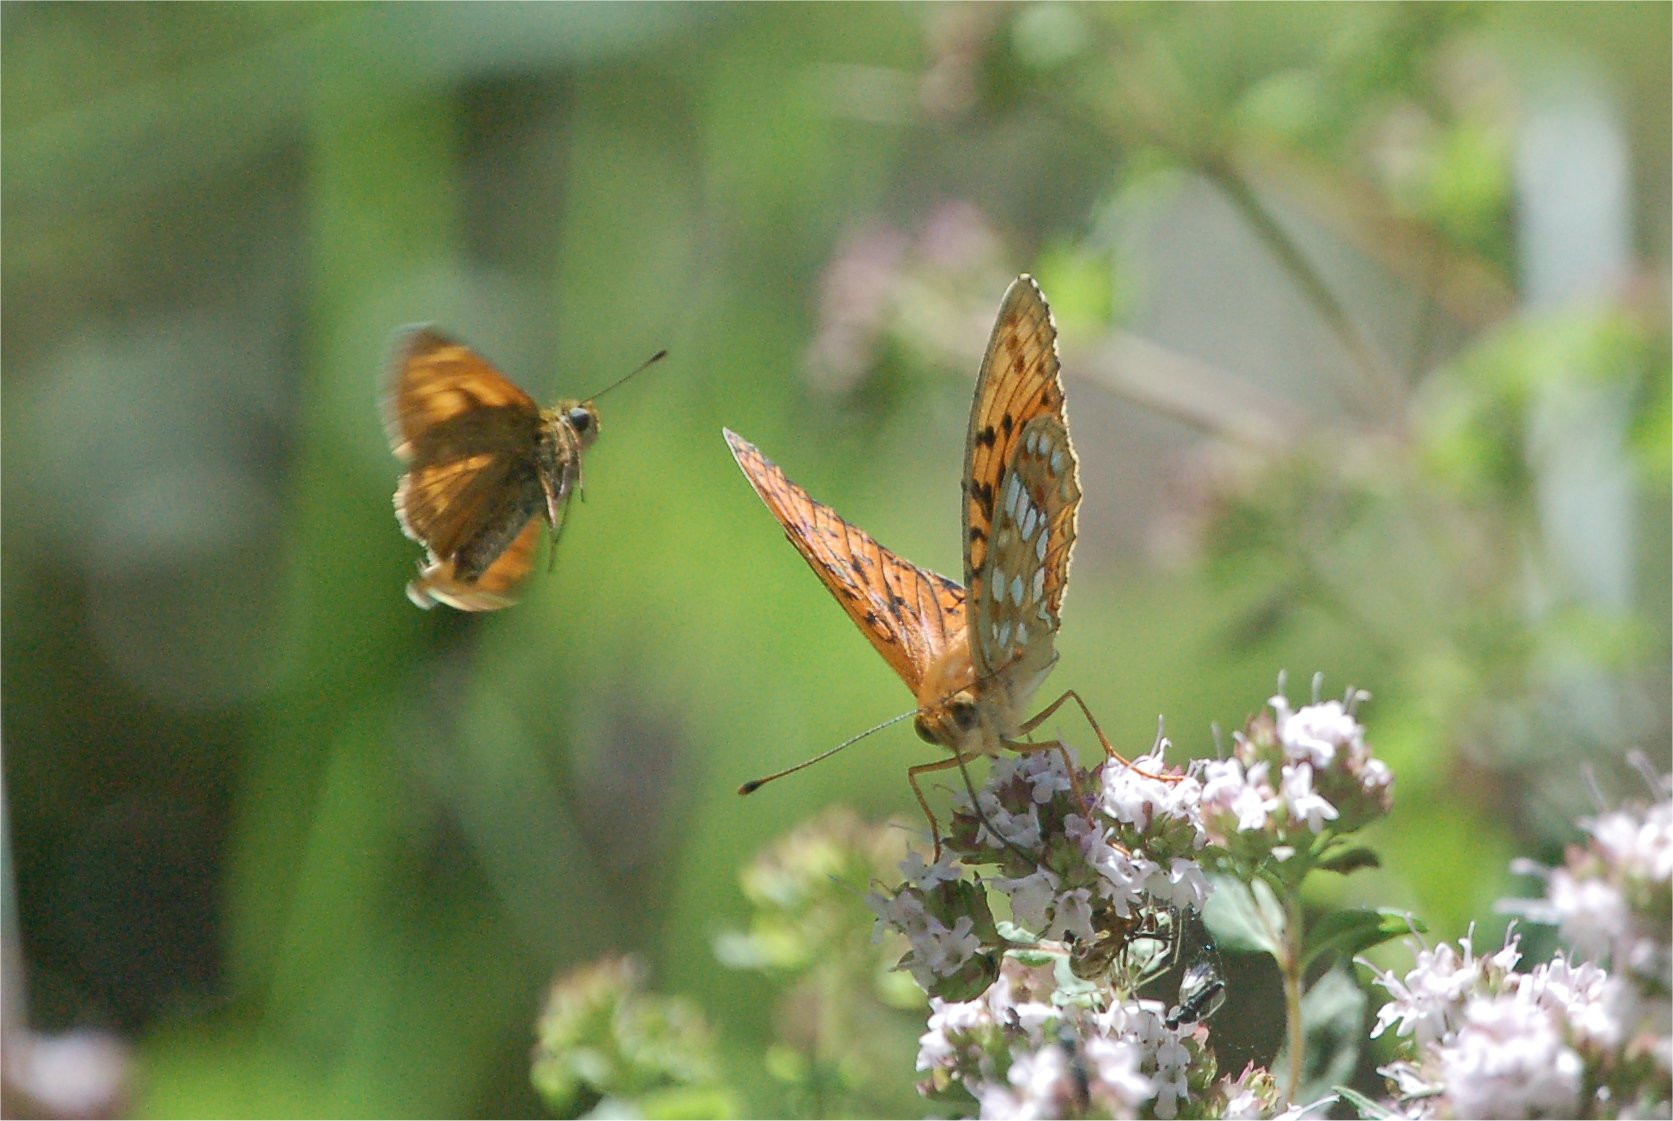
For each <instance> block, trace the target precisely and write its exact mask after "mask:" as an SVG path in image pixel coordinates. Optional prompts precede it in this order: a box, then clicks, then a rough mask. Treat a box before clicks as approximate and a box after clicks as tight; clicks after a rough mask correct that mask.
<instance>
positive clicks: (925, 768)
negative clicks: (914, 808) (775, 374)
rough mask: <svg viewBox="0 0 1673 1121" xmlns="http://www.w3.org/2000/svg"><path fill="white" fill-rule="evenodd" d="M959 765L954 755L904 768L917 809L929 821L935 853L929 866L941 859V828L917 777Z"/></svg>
mask: <svg viewBox="0 0 1673 1121" xmlns="http://www.w3.org/2000/svg"><path fill="white" fill-rule="evenodd" d="M960 763H961V758H960V756H957V755H954V756H953V757H951V758H950V759H937V760H936V761H935V762H933V763H919V764H918V765H917V766H915V767H908V768H906V781H907V782H909V783H911V784H912V794H913V796H914V797H916V798H917V799H918V808H919V809H921V810H923V811H924V816H925V817H926V818H928V819H929V835H930V836H931V837H932V838H934V839H935V853H934V855H933V856H932V857H931V858H930V863H931V864H934V863H936V862H938V861H939V860H940V859H941V826H940V824H939V823H938V822H937V821H936V820H935V815H934V814H933V813H931V812H930V808H929V799H928V798H925V797H924V791H923V788H922V787H920V786H919V785H918V776H919V775H923V774H928V773H930V772H931V771H944V770H946V769H947V768H948V767H957V766H959V765H960Z"/></svg>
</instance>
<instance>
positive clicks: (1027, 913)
mask: <svg viewBox="0 0 1673 1121" xmlns="http://www.w3.org/2000/svg"><path fill="white" fill-rule="evenodd" d="M988 882H989V883H991V884H993V886H994V887H996V888H998V889H999V890H1000V891H1002V892H1004V893H1005V894H1006V895H1008V896H1010V897H1011V915H1012V917H1013V918H1015V919H1016V921H1017V924H1018V925H1019V926H1025V927H1027V928H1028V929H1029V930H1031V931H1040V930H1044V929H1045V928H1046V922H1047V916H1048V914H1049V913H1050V911H1051V903H1052V900H1053V899H1055V898H1056V897H1057V887H1058V879H1057V875H1056V873H1054V872H1052V871H1051V870H1050V869H1048V868H1039V869H1036V870H1035V871H1034V872H1031V873H1030V874H1028V875H1026V876H1018V877H1014V878H1013V877H1006V876H996V877H994V878H993V879H992V880H989V881H988Z"/></svg>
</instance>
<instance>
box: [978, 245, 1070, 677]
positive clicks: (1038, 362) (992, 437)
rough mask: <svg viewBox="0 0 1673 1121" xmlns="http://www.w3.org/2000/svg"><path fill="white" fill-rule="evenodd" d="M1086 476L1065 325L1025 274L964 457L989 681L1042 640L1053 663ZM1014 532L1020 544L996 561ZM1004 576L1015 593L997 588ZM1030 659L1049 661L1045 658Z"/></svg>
mask: <svg viewBox="0 0 1673 1121" xmlns="http://www.w3.org/2000/svg"><path fill="white" fill-rule="evenodd" d="M1048 422H1049V423H1048ZM1028 434H1032V435H1033V436H1034V441H1033V443H1032V444H1031V443H1030V441H1029V440H1028V439H1027V435H1028ZM1042 448H1043V449H1044V450H1043V451H1042ZM1077 471H1078V463H1077V460H1076V458H1075V453H1074V448H1073V447H1072V446H1071V445H1070V443H1069V421H1068V416H1067V415H1066V412H1065V409H1064V400H1063V383H1062V380H1061V378H1060V376H1059V372H1058V361H1057V327H1056V324H1055V323H1054V322H1053V321H1052V317H1051V310H1050V308H1048V307H1047V306H1046V301H1045V297H1044V296H1043V295H1041V293H1040V288H1039V286H1038V285H1037V284H1035V283H1034V280H1033V278H1032V277H1029V276H1020V277H1018V278H1017V279H1016V280H1015V281H1014V282H1012V284H1011V287H1010V289H1009V290H1008V291H1007V292H1006V293H1005V299H1004V301H1003V302H1002V303H1001V304H1000V308H999V318H998V320H997V321H996V322H995V323H994V327H993V335H992V337H991V338H990V339H989V340H988V348H987V353H986V355H985V356H984V357H983V359H982V369H981V373H980V374H979V375H978V377H977V380H976V398H975V401H974V403H973V404H972V406H971V410H970V434H969V439H968V440H967V442H966V444H965V452H964V472H965V474H964V547H965V553H964V576H965V583H966V585H967V586H968V588H969V593H970V597H971V602H972V603H973V604H975V608H974V610H975V614H976V617H977V625H976V630H977V641H976V642H975V643H974V644H973V646H974V649H973V651H972V653H973V654H974V655H975V663H976V668H977V671H978V672H979V673H981V674H983V675H986V674H990V673H992V672H994V671H995V670H998V669H1000V668H1001V667H1002V666H1004V665H1005V664H1006V662H1007V660H1008V659H1010V658H1012V657H1014V655H1015V653H1016V652H1017V648H1021V647H1027V646H1028V644H1029V642H1030V641H1031V640H1033V639H1039V640H1043V641H1044V643H1045V646H1044V648H1043V651H1042V652H1043V654H1044V659H1043V660H1044V661H1045V662H1046V663H1047V664H1049V658H1050V653H1051V651H1050V639H1051V636H1052V635H1053V634H1055V632H1056V630H1057V626H1058V621H1059V611H1060V608H1061V605H1062V601H1063V591H1064V588H1065V587H1066V585H1067V582H1068V576H1069V553H1070V547H1071V546H1072V545H1073V543H1074V536H1075V511H1076V508H1077V507H1078V505H1079V503H1080V483H1079V480H1078V478H1077ZM1013 480H1014V481H1013ZM1006 527H1009V530H1010V531H1011V532H1012V533H1014V535H1015V538H1016V540H1015V541H1012V542H1011V543H1010V545H1009V546H1008V547H1007V548H1006V549H1005V550H1004V551H1003V552H1004V555H1002V556H998V557H995V556H994V555H993V554H994V552H995V550H996V549H997V548H998V546H999V542H998V536H999V533H1000V531H1001V530H1002V529H1005V528H1006ZM1042 527H1043V528H1042ZM1025 531H1026V532H1025ZM999 575H1003V576H1004V577H1005V581H1006V586H1005V587H1004V588H1000V587H998V586H997V584H996V583H995V586H992V587H990V586H989V581H990V579H991V580H995V581H997V577H998V576H999ZM1042 609H1043V611H1044V616H1041V617H1039V618H1037V619H1036V618H1035V617H1036V616H1038V615H1039V614H1040V612H1041V611H1042ZM1031 620H1033V621H1031ZM1007 624H1009V629H1007ZM1018 626H1021V627H1022V636H1021V637H1020V638H1019V637H1018V636H1017V634H1016V628H1017V627H1018ZM1001 639H1003V640H1004V641H1001ZM1036 649H1037V650H1039V649H1040V648H1036ZM1030 660H1032V661H1040V660H1042V659H1041V657H1040V655H1039V654H1038V653H1036V654H1032V655H1031V656H1030Z"/></svg>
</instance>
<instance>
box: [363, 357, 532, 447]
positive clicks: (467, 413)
mask: <svg viewBox="0 0 1673 1121" xmlns="http://www.w3.org/2000/svg"><path fill="white" fill-rule="evenodd" d="M390 365H391V370H392V377H391V383H392V384H391V386H390V397H389V406H388V409H387V417H386V423H387V427H388V430H389V443H390V446H391V447H393V448H394V449H395V454H396V455H397V456H399V457H400V458H401V459H402V460H403V461H407V462H410V461H411V460H412V459H413V457H414V455H415V454H418V453H419V452H420V450H421V449H420V442H421V441H422V440H423V439H424V437H425V436H426V435H429V436H430V437H431V440H432V441H434V440H435V439H436V438H437V436H438V435H441V436H446V435H449V433H450V430H451V429H452V428H453V427H456V426H458V424H459V422H460V420H461V418H468V417H473V416H476V415H478V414H480V413H483V412H485V411H486V412H488V413H490V414H503V413H514V414H519V415H526V416H527V417H528V418H529V420H528V424H529V427H530V428H531V430H532V428H533V426H534V425H535V423H536V422H537V418H538V417H539V415H540V407H539V406H538V405H536V404H535V402H534V398H532V397H530V396H529V395H528V394H527V393H524V392H523V391H522V390H521V389H520V388H518V386H517V384H516V383H515V382H513V381H512V380H511V379H510V378H508V377H506V376H505V375H504V374H502V373H500V372H499V370H497V369H495V368H494V364H493V363H492V362H489V361H488V360H487V359H486V358H484V357H482V355H480V354H478V353H477V352H476V351H474V350H472V349H471V348H470V347H468V346H466V345H465V344H464V343H461V342H459V341H457V340H455V339H452V338H449V337H448V336H447V335H444V334H442V333H441V332H440V331H438V330H436V329H435V328H434V327H428V326H421V327H408V328H405V329H403V330H401V331H399V332H397V334H396V336H395V344H394V354H393V356H392V358H391V362H390ZM468 427H469V426H467V428H468ZM438 429H439V430H440V431H439V433H438V431H437V430H438ZM467 437H468V432H467V433H464V434H461V438H467Z"/></svg>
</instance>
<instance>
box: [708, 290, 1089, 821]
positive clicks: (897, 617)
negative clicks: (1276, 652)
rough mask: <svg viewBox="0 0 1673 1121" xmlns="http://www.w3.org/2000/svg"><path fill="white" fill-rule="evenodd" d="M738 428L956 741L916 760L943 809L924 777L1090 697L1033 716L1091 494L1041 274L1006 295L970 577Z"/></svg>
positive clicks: (794, 540)
mask: <svg viewBox="0 0 1673 1121" xmlns="http://www.w3.org/2000/svg"><path fill="white" fill-rule="evenodd" d="M726 440H727V443H729V444H730V445H731V447H732V454H733V456H734V457H735V458H736V459H737V461H738V466H739V467H741V468H742V469H743V472H744V474H745V475H746V476H747V477H748V478H749V481H750V483H751V484H752V485H753V486H754V487H755V491H756V493H757V494H759V495H760V496H761V498H762V500H763V501H764V502H766V504H767V508H768V509H770V510H771V511H772V512H773V515H774V516H775V517H777V518H778V520H779V523H780V524H781V525H782V526H783V527H784V532H785V535H786V536H787V537H789V539H790V543H791V544H792V545H794V546H796V548H797V550H799V551H800V552H801V554H802V557H803V558H804V559H805V560H806V561H807V562H808V564H809V566H811V567H812V569H813V571H814V573H815V574H816V575H817V576H818V577H819V579H820V580H822V581H824V584H825V586H826V587H827V588H829V589H830V591H831V594H832V595H834V596H835V597H836V599H837V602H838V603H840V604H841V605H842V607H843V610H845V611H846V612H847V613H848V616H849V618H851V619H853V621H854V623H855V625H856V626H858V627H859V628H860V630H861V632H862V633H864V634H865V636H866V638H868V639H869V640H870V641H871V644H872V646H873V647H875V648H876V650H877V652H878V653H879V654H881V655H883V658H884V660H886V661H887V662H888V663H889V665H890V666H892V667H893V668H894V670H895V672H896V673H898V674H899V675H900V677H901V680H902V681H904V682H905V683H906V686H907V688H909V689H911V690H912V692H913V694H914V695H915V697H916V699H917V704H918V708H917V713H916V728H917V731H918V734H919V735H920V736H922V737H923V738H924V739H926V740H928V741H930V742H931V743H935V744H939V745H940V746H942V747H945V748H947V749H948V750H949V751H951V752H952V753H953V755H952V758H950V759H945V760H940V761H938V762H935V763H927V764H923V765H921V766H917V767H913V768H911V769H910V774H911V777H912V784H913V789H914V791H915V792H916V793H917V794H918V800H919V803H920V804H921V805H923V807H924V812H925V814H926V815H928V816H929V817H930V821H931V822H932V823H933V822H934V820H935V818H934V815H933V814H930V813H929V808H928V805H927V804H926V803H925V802H924V798H923V794H922V791H921V790H919V789H918V786H917V776H918V775H920V774H922V773H924V772H926V771H932V770H939V769H942V768H945V767H950V766H955V765H958V764H959V763H961V761H962V760H963V759H965V758H968V757H969V756H971V755H996V754H998V753H999V752H1000V751H1001V750H1002V749H1005V748H1011V749H1014V750H1036V749H1037V748H1038V747H1039V746H1041V745H1036V744H1030V743H1025V742H1023V741H1022V737H1024V736H1026V735H1028V734H1029V733H1030V732H1031V731H1032V730H1033V729H1034V728H1035V727H1036V726H1037V725H1038V724H1039V723H1040V722H1041V721H1043V720H1044V719H1045V718H1046V717H1048V716H1049V715H1050V714H1051V713H1052V712H1054V711H1056V709H1057V707H1058V706H1059V705H1061V704H1062V703H1063V702H1064V701H1065V700H1068V699H1070V698H1073V699H1074V700H1075V701H1076V703H1077V704H1080V705H1081V708H1082V710H1083V711H1084V710H1085V707H1086V706H1085V705H1084V703H1081V701H1080V698H1079V697H1078V696H1076V695H1075V694H1074V693H1073V692H1072V691H1071V692H1068V693H1065V694H1064V695H1063V696H1061V697H1059V698H1058V699H1057V700H1056V701H1054V702H1053V703H1052V704H1051V705H1049V706H1048V707H1047V708H1046V709H1045V710H1044V711H1042V712H1040V713H1039V714H1037V715H1035V716H1033V717H1032V718H1029V717H1027V709H1028V706H1029V701H1030V699H1031V698H1032V697H1033V695H1034V692H1035V691H1036V690H1037V689H1038V688H1039V686H1040V684H1041V682H1042V681H1044V679H1045V677H1046V675H1047V674H1048V673H1049V672H1050V671H1051V668H1052V666H1053V665H1054V664H1055V663H1056V662H1057V649H1056V637H1057V630H1058V626H1059V625H1060V623H1061V621H1062V608H1063V594H1064V591H1065V590H1066V588H1067V586H1068V579H1069V554H1070V551H1071V550H1072V549H1073V547H1074V543H1075V512H1076V509H1077V507H1078V506H1079V505H1080V499H1081V491H1080V483H1079V480H1078V478H1077V475H1078V469H1079V463H1078V461H1077V460H1076V458H1075V451H1074V447H1073V446H1072V445H1071V444H1070V442H1069V424H1068V418H1067V416H1066V415H1065V413H1064V401H1063V383H1062V381H1061V379H1060V378H1059V376H1058V361H1057V328H1056V325H1055V324H1054V323H1053V321H1052V317H1051V311H1050V309H1049V308H1048V307H1047V306H1046V301H1045V297H1044V296H1043V295H1041V293H1040V289H1039V286H1038V285H1037V284H1035V283H1034V280H1033V278H1032V277H1029V276H1027V275H1023V276H1019V277H1018V278H1017V279H1016V281H1014V282H1013V283H1012V284H1011V287H1010V289H1009V290H1008V291H1007V292H1006V293H1005V300H1004V302H1003V303H1002V304H1001V305H1000V308H999V319H998V321H997V322H996V323H995V324H994V328H993V336H992V338H991V339H990V340H989V341H988V348H987V354H986V356H985V357H984V358H983V359H982V368H981V373H980V375H979V376H978V377H977V380H976V397H975V402H974V404H973V406H972V408H971V412H970V431H969V435H968V438H967V440H966V443H965V450H964V481H963V490H964V586H962V587H961V586H960V585H959V584H957V583H956V582H954V581H952V580H949V579H948V578H947V577H945V576H940V575H937V574H936V573H934V572H931V571H929V570H928V569H925V568H920V567H918V566H917V565H915V564H912V563H911V562H910V561H907V560H904V559H903V558H901V557H899V556H897V555H895V554H894V553H892V552H890V551H889V550H888V549H885V548H884V547H883V546H882V545H879V544H878V543H877V542H876V541H875V540H874V539H873V538H872V537H871V535H870V534H868V533H866V532H865V531H864V530H862V529H860V528H859V527H858V526H855V525H853V524H851V523H849V522H848V521H845V520H844V519H843V518H842V517H841V516H840V515H839V514H837V513H836V511H834V510H832V509H831V508H830V507H829V506H826V505H825V504H824V503H822V502H818V501H816V500H815V499H814V498H812V497H811V496H810V495H809V494H808V493H807V491H805V490H803V489H802V488H801V487H800V486H798V485H796V484H795V483H794V482H792V481H791V480H790V479H789V477H787V476H786V475H785V474H784V472H783V471H782V470H781V469H780V468H779V466H778V465H777V464H775V463H773V462H772V461H771V460H769V459H767V458H766V457H765V456H763V455H762V454H761V452H760V451H759V450H758V449H757V448H756V447H755V445H753V444H751V443H750V442H749V441H748V440H745V439H744V438H743V437H741V436H739V435H737V434H736V433H734V432H731V431H730V430H728V431H727V432H726ZM1087 716H1088V719H1090V718H1091V714H1090V713H1088V714H1087ZM1094 728H1096V723H1094ZM1099 738H1100V740H1103V735H1102V733H1101V732H1100V733H1099ZM1048 746H1055V745H1048ZM1106 747H1107V741H1106ZM757 785H759V783H753V784H746V785H745V787H744V788H743V792H744V793H748V792H749V791H751V790H753V789H754V788H755V787H756V786H757Z"/></svg>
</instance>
